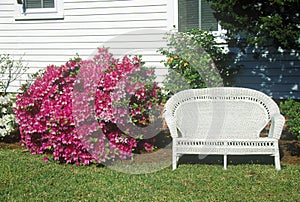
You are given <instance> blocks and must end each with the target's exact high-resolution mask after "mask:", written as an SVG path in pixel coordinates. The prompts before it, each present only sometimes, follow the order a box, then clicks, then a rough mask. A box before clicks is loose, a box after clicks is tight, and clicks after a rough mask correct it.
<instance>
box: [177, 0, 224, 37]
mask: <svg viewBox="0 0 300 202" xmlns="http://www.w3.org/2000/svg"><path fill="white" fill-rule="evenodd" d="M193 28H199V29H201V30H205V31H219V29H220V27H219V25H218V21H217V19H216V18H215V17H214V15H213V10H212V9H211V8H210V5H209V3H208V2H207V1H206V0H178V31H182V32H184V31H188V30H190V29H193Z"/></svg>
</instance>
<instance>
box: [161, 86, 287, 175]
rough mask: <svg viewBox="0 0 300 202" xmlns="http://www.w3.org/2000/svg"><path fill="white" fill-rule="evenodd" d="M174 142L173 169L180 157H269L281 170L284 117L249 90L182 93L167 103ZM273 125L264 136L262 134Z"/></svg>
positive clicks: (267, 100)
mask: <svg viewBox="0 0 300 202" xmlns="http://www.w3.org/2000/svg"><path fill="white" fill-rule="evenodd" d="M164 118H165V120H166V123H167V125H168V127H169V130H170V133H171V136H172V139H173V143H172V144H173V148H172V153H173V154H172V166H173V170H174V169H176V167H177V161H178V160H179V158H180V156H181V155H183V154H201V155H209V154H214V155H223V156H224V169H227V155H257V154H263V155H272V156H274V160H275V168H276V169H277V170H280V169H281V168H280V156H279V147H278V140H279V138H280V136H281V132H282V128H283V125H284V121H285V119H284V117H283V116H282V115H281V114H280V111H279V108H278V106H277V104H276V103H275V102H274V101H273V100H272V99H271V98H270V97H268V96H267V95H265V94H263V93H261V92H259V91H256V90H252V89H247V88H236V87H219V88H205V89H190V90H184V91H181V92H179V93H176V94H175V95H173V96H172V97H171V98H170V99H169V100H168V101H167V103H166V105H165V111H164ZM270 121H271V126H270V130H269V134H268V137H260V132H261V131H262V130H263V129H264V128H265V127H266V125H267V124H268V123H269V122H270Z"/></svg>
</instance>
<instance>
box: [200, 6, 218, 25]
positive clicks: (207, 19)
mask: <svg viewBox="0 0 300 202" xmlns="http://www.w3.org/2000/svg"><path fill="white" fill-rule="evenodd" d="M213 12H214V11H213V10H212V9H211V8H210V5H209V3H208V2H207V1H206V0H201V29H202V30H205V31H217V30H218V22H217V19H216V18H215V17H214V15H213Z"/></svg>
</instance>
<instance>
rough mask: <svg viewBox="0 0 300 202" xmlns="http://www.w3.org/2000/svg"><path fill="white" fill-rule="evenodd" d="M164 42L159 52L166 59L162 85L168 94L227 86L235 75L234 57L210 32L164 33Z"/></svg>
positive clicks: (196, 30) (195, 30)
mask: <svg viewBox="0 0 300 202" xmlns="http://www.w3.org/2000/svg"><path fill="white" fill-rule="evenodd" d="M166 40H167V43H168V46H167V47H166V48H162V49H160V52H161V54H163V55H164V56H166V57H167V60H166V61H164V65H165V66H166V67H167V68H168V74H167V76H166V78H165V80H164V82H163V83H164V86H165V89H166V91H167V92H168V93H169V94H171V95H172V94H174V93H176V92H178V91H180V90H184V89H190V88H205V87H216V86H223V85H225V86H228V85H231V82H230V81H231V77H232V76H233V75H234V74H235V73H236V72H237V68H236V67H234V66H233V65H232V64H233V56H234V54H233V53H231V52H228V51H225V50H224V48H222V47H220V46H219V44H218V43H217V42H216V40H215V37H214V36H213V35H212V34H211V33H209V32H205V31H201V30H199V29H194V30H191V31H188V32H176V33H168V34H167V37H166Z"/></svg>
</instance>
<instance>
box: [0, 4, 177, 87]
mask: <svg viewBox="0 0 300 202" xmlns="http://www.w3.org/2000/svg"><path fill="white" fill-rule="evenodd" d="M168 2H170V0H151V1H148V0H64V6H63V7H64V9H63V10H64V12H63V13H64V19H52V20H51V19H47V20H43V19H41V20H16V19H15V6H16V5H15V0H1V1H0V53H7V54H10V55H11V56H12V57H14V58H15V59H16V60H17V59H20V58H21V60H22V61H23V63H24V64H25V65H28V66H30V70H28V72H27V74H30V73H33V72H36V71H38V70H40V69H45V67H46V66H47V65H50V64H54V65H62V64H64V63H65V62H66V61H68V60H69V59H70V58H74V56H75V55H76V54H79V56H80V57H81V58H83V59H88V58H91V57H92V56H93V54H94V53H95V52H96V50H97V47H103V46H105V47H110V49H111V52H112V53H113V54H114V55H115V56H116V57H122V56H124V55H134V54H142V55H143V60H144V61H145V62H146V65H147V66H153V67H156V68H157V69H156V73H157V76H158V80H159V81H161V80H162V78H163V75H164V74H165V73H166V69H165V68H164V67H163V64H162V63H161V60H163V59H164V58H163V57H162V56H161V55H160V54H159V53H158V52H157V50H158V49H159V48H160V47H162V46H165V45H166V44H165V42H164V41H163V36H164V34H165V33H166V32H167V31H169V29H171V27H172V25H170V24H169V22H170V16H171V15H170V13H169V12H170V9H169V8H168V6H169V3H168ZM2 79H5V78H2ZM24 81H26V78H25V77H24V78H22V79H19V81H18V82H15V83H13V84H12V88H11V89H10V90H11V91H15V90H17V88H18V87H19V86H20V84H21V83H22V82H24Z"/></svg>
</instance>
